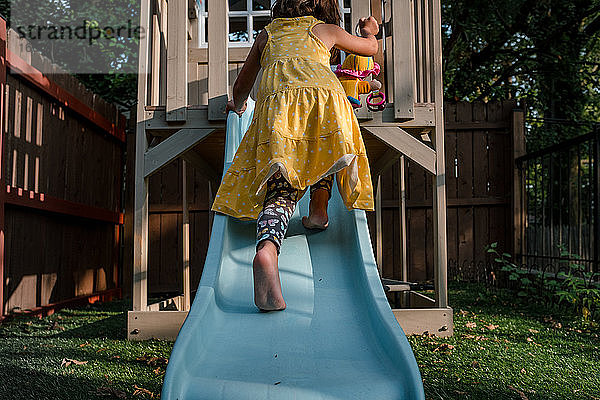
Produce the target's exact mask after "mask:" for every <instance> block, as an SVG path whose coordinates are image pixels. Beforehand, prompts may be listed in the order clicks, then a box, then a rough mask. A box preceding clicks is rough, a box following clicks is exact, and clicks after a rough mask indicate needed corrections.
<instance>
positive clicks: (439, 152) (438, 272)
mask: <svg viewBox="0 0 600 400" xmlns="http://www.w3.org/2000/svg"><path fill="white" fill-rule="evenodd" d="M431 27H432V32H431V35H432V39H433V54H434V55H435V57H432V61H433V78H434V79H433V83H434V96H435V97H434V101H435V129H434V130H433V132H432V136H433V137H432V138H431V141H432V143H433V144H434V146H435V152H436V172H435V174H434V175H433V179H432V181H433V209H432V212H433V238H434V242H435V245H434V247H435V250H434V253H433V265H434V285H435V304H436V307H439V308H445V307H447V306H448V271H447V267H448V249H447V238H446V163H445V160H444V110H443V107H444V96H443V92H442V32H441V31H442V19H441V9H440V0H433V4H432V20H431Z"/></svg>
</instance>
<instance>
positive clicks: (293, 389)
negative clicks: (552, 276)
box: [162, 100, 424, 400]
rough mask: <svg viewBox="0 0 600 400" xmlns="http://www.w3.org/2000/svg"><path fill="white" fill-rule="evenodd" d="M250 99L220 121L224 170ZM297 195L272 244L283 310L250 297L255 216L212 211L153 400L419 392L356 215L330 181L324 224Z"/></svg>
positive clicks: (362, 218)
mask: <svg viewBox="0 0 600 400" xmlns="http://www.w3.org/2000/svg"><path fill="white" fill-rule="evenodd" d="M253 108H254V104H253V102H252V101H251V100H249V104H248V109H247V111H246V112H245V113H244V115H243V117H242V118H239V117H238V116H237V115H235V114H234V113H230V114H229V118H228V120H227V139H226V148H225V170H227V168H228V167H229V165H231V161H232V159H233V156H234V154H235V150H236V148H237V146H238V144H239V142H240V140H241V138H242V136H243V133H244V132H245V131H246V130H247V128H248V126H249V124H250V122H251V120H252V112H253ZM308 197H309V196H308V195H306V196H304V198H303V199H302V200H301V201H300V202H299V204H298V207H297V209H296V211H295V213H294V216H293V218H292V221H291V223H290V227H289V229H288V234H287V237H286V239H285V240H284V242H283V245H282V248H281V255H280V258H279V271H280V274H281V283H282V290H283V295H284V297H285V300H286V303H287V309H286V310H284V311H279V312H269V313H261V312H259V311H258V309H257V308H256V306H255V305H254V301H253V293H254V292H253V286H252V284H253V283H252V259H253V257H254V252H255V250H254V249H255V229H256V228H255V223H254V222H242V221H239V220H236V219H234V218H230V217H227V216H224V215H215V218H214V223H213V228H212V234H211V237H210V245H209V248H208V254H207V256H206V263H205V266H204V272H203V274H202V279H201V281H200V285H199V287H198V291H197V292H196V297H195V300H194V303H193V305H192V308H191V311H190V313H189V315H188V317H187V319H186V320H185V323H184V324H183V327H182V328H181V331H180V332H179V336H178V337H177V341H176V342H175V346H174V348H173V352H172V354H171V358H170V360H169V365H168V368H167V372H166V376H165V382H164V386H163V390H162V399H163V400H175V399H178V400H184V399H185V400H190V399H194V400H198V399H210V400H217V399H228V400H244V399H252V400H256V399H299V400H312V399H315V400H316V399H320V400H325V399H339V400H350V399H368V400H371V399H372V400H383V399H423V398H424V394H423V385H422V382H421V375H420V373H419V369H418V367H417V363H416V361H415V358H414V355H413V353H412V350H411V348H410V345H409V343H408V341H407V340H406V336H405V335H404V332H403V331H402V329H401V328H400V325H398V322H397V321H396V319H395V317H394V315H393V313H392V310H391V309H390V306H389V304H388V302H387V299H386V297H385V294H384V291H383V288H382V284H381V281H380V278H379V275H378V273H377V267H376V264H375V259H374V257H373V250H372V248H371V242H370V238H369V231H368V227H367V219H366V215H365V213H364V211H358V210H355V211H352V212H349V211H348V210H347V209H346V208H345V206H344V205H343V203H342V200H341V197H340V195H339V192H338V191H337V189H336V185H334V191H333V195H332V198H331V201H330V204H329V221H330V223H329V228H327V230H325V231H322V232H316V233H315V232H311V231H307V230H306V229H304V227H303V226H302V222H301V216H302V215H307V214H308V202H309V199H308Z"/></svg>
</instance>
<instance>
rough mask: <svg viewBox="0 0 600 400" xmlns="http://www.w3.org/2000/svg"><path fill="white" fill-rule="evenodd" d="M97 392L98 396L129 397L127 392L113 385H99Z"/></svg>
mask: <svg viewBox="0 0 600 400" xmlns="http://www.w3.org/2000/svg"><path fill="white" fill-rule="evenodd" d="M96 394H97V395H98V396H105V397H116V398H118V399H126V398H127V394H126V393H125V392H123V391H121V390H118V389H114V388H111V387H99V388H98V389H96Z"/></svg>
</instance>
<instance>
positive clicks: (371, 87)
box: [335, 54, 385, 111]
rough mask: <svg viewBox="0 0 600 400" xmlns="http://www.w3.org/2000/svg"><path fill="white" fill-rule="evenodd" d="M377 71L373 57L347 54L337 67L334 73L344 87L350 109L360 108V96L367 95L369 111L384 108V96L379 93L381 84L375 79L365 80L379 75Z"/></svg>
mask: <svg viewBox="0 0 600 400" xmlns="http://www.w3.org/2000/svg"><path fill="white" fill-rule="evenodd" d="M379 71H380V67H379V64H377V63H376V62H375V61H373V57H365V56H359V55H357V54H349V55H348V56H346V59H345V60H344V62H343V63H342V64H339V65H338V66H337V69H336V71H335V73H336V75H337V76H338V78H339V80H340V82H341V84H342V86H343V87H344V91H345V92H346V95H347V96H348V100H349V101H350V104H352V107H354V108H360V107H361V103H360V95H361V94H369V96H368V97H367V107H369V109H370V110H371V111H381V109H383V107H385V105H384V103H385V95H384V94H383V93H382V92H380V89H381V82H379V81H378V80H375V79H373V80H370V81H369V80H365V79H366V78H368V77H369V76H371V75H373V76H377V75H379Z"/></svg>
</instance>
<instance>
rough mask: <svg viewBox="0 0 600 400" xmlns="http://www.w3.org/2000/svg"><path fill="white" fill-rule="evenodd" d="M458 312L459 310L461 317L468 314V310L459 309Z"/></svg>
mask: <svg viewBox="0 0 600 400" xmlns="http://www.w3.org/2000/svg"><path fill="white" fill-rule="evenodd" d="M459 312H460V315H462V316H463V317H464V316H466V315H468V314H469V312H468V311H465V310H460V311H459Z"/></svg>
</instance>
